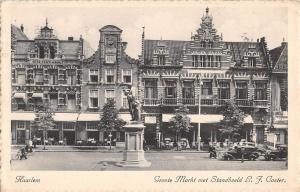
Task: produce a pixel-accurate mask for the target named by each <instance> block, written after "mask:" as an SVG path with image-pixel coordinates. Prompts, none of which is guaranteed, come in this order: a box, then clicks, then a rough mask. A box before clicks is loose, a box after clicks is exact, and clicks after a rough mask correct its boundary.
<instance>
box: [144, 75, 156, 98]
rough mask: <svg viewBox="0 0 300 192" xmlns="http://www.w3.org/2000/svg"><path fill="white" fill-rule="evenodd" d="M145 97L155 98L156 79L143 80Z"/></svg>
mask: <svg viewBox="0 0 300 192" xmlns="http://www.w3.org/2000/svg"><path fill="white" fill-rule="evenodd" d="M145 98H147V99H155V98H157V81H156V80H145Z"/></svg>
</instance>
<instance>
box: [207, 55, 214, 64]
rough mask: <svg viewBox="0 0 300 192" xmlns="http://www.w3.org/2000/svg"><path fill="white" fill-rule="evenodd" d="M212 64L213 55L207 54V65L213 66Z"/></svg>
mask: <svg viewBox="0 0 300 192" xmlns="http://www.w3.org/2000/svg"><path fill="white" fill-rule="evenodd" d="M212 66H213V56H212V55H207V67H212Z"/></svg>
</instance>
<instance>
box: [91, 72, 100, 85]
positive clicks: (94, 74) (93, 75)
mask: <svg viewBox="0 0 300 192" xmlns="http://www.w3.org/2000/svg"><path fill="white" fill-rule="evenodd" d="M98 79H99V73H98V69H90V82H93V83H97V82H98Z"/></svg>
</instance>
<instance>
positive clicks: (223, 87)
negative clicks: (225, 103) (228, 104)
mask: <svg viewBox="0 0 300 192" xmlns="http://www.w3.org/2000/svg"><path fill="white" fill-rule="evenodd" d="M219 99H230V84H229V82H227V81H221V82H219Z"/></svg>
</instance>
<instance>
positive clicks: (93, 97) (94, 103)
mask: <svg viewBox="0 0 300 192" xmlns="http://www.w3.org/2000/svg"><path fill="white" fill-rule="evenodd" d="M89 98H90V99H89V106H90V108H97V107H98V90H97V89H92V90H90V92H89Z"/></svg>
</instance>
